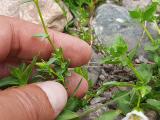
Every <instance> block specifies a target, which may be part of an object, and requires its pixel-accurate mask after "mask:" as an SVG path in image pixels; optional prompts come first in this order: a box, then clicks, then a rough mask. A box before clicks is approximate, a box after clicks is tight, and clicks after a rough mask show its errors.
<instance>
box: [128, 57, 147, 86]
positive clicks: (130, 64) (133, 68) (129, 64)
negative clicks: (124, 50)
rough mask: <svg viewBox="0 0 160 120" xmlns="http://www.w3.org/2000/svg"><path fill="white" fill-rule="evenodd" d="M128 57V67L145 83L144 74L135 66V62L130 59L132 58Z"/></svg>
mask: <svg viewBox="0 0 160 120" xmlns="http://www.w3.org/2000/svg"><path fill="white" fill-rule="evenodd" d="M126 59H127V61H128V67H129V68H130V69H131V70H132V71H133V72H134V74H135V75H136V77H137V78H138V79H139V80H140V81H141V82H142V83H143V81H144V80H143V78H142V76H141V75H140V74H139V72H138V70H137V69H136V68H135V67H134V65H133V63H132V62H131V61H130V59H129V58H128V57H127V56H126Z"/></svg>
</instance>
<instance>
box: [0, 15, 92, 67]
mask: <svg viewBox="0 0 160 120" xmlns="http://www.w3.org/2000/svg"><path fill="white" fill-rule="evenodd" d="M0 26H1V31H0V61H1V62H2V61H4V60H6V59H7V58H8V57H16V58H18V59H23V60H32V58H33V57H34V56H39V57H40V58H43V59H48V58H49V57H50V56H51V53H52V48H51V45H50V44H49V42H48V41H47V40H46V39H44V38H35V37H33V35H34V34H37V33H44V31H43V28H42V27H41V26H39V25H35V24H32V23H29V22H26V21H23V20H18V19H16V18H9V17H5V16H0ZM49 34H50V36H51V38H52V39H53V42H54V44H55V46H56V47H57V48H60V47H61V48H62V49H63V52H64V57H65V58H66V59H69V60H70V64H71V67H75V66H81V65H83V64H86V63H87V62H88V61H89V60H90V58H91V47H90V46H89V45H88V44H87V43H86V42H84V41H82V40H81V39H79V38H77V37H73V36H70V35H67V34H65V33H60V32H57V31H54V30H51V29H49Z"/></svg>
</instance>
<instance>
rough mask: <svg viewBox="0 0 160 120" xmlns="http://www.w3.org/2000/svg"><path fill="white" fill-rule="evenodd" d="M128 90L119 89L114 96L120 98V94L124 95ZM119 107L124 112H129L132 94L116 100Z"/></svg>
mask: <svg viewBox="0 0 160 120" xmlns="http://www.w3.org/2000/svg"><path fill="white" fill-rule="evenodd" d="M127 92H128V91H117V92H116V93H115V95H114V97H113V99H115V98H118V97H120V96H123V95H124V94H126V93H127ZM116 103H117V106H118V109H119V110H121V111H122V112H123V113H124V114H127V113H128V112H129V111H131V107H130V105H131V97H130V95H127V96H125V97H123V98H121V99H119V100H117V101H116Z"/></svg>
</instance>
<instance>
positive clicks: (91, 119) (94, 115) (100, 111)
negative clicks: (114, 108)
mask: <svg viewBox="0 0 160 120" xmlns="http://www.w3.org/2000/svg"><path fill="white" fill-rule="evenodd" d="M100 105H103V104H102V103H98V104H95V105H91V106H90V108H96V107H98V106H100ZM107 111H109V109H108V107H107V106H106V107H102V108H101V109H98V110H97V111H96V112H93V113H90V114H89V115H88V116H87V117H85V118H83V120H95V119H97V117H99V116H100V115H102V114H103V113H105V112H107Z"/></svg>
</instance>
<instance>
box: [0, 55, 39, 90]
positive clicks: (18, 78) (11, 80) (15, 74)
mask: <svg viewBox="0 0 160 120" xmlns="http://www.w3.org/2000/svg"><path fill="white" fill-rule="evenodd" d="M36 60H37V58H34V59H33V61H32V63H31V64H29V65H26V64H21V65H20V66H19V67H14V68H12V69H11V75H10V76H9V77H6V78H3V79H2V80H0V87H1V88H2V87H3V88H4V87H8V86H21V85H26V84H27V83H28V81H29V78H30V77H31V75H32V70H33V68H34V65H35V64H36Z"/></svg>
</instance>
